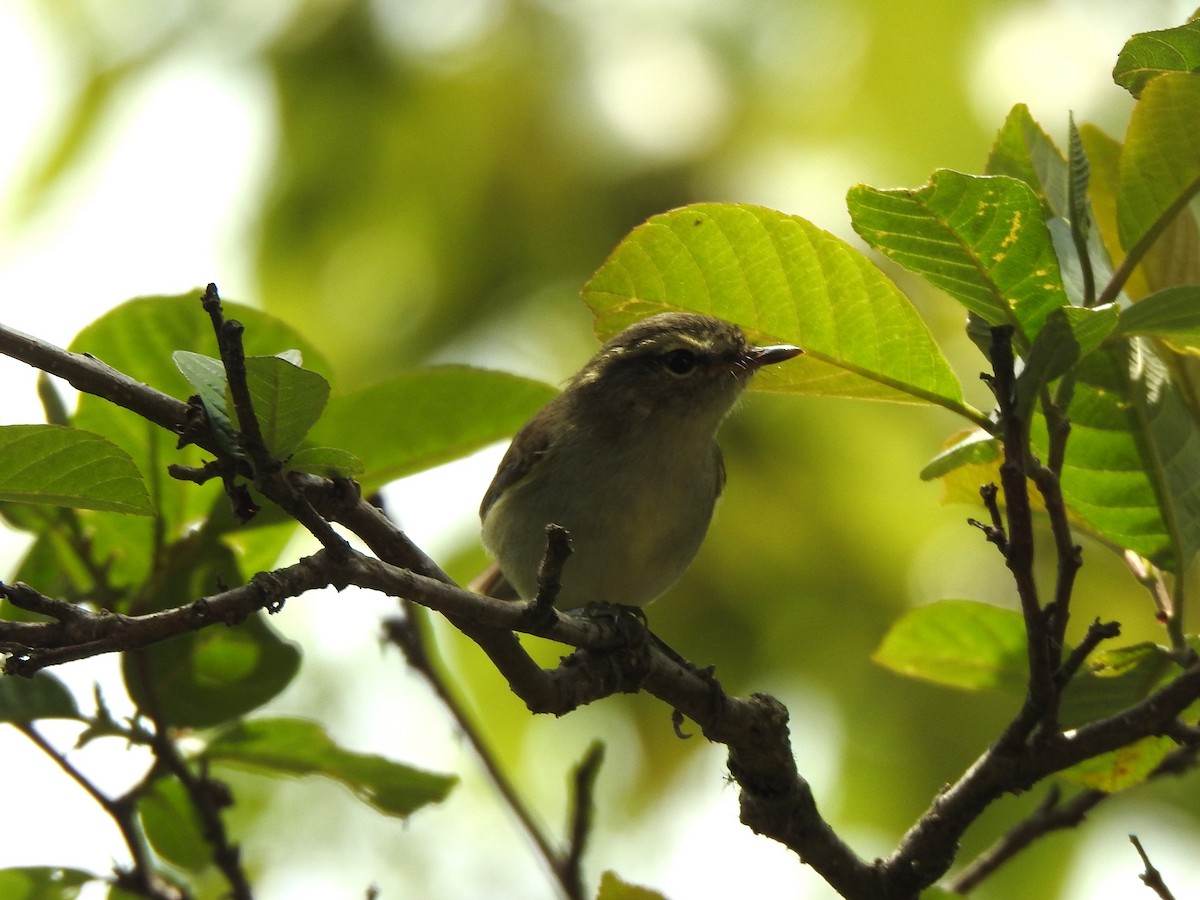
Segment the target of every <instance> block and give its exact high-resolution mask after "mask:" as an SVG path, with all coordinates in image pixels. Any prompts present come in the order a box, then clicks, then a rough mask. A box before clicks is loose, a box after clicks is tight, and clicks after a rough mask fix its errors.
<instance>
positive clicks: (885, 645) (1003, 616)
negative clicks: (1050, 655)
mask: <svg viewBox="0 0 1200 900" xmlns="http://www.w3.org/2000/svg"><path fill="white" fill-rule="evenodd" d="M871 658H872V659H873V660H874V661H875V662H877V663H879V664H880V665H882V666H885V667H887V668H889V669H891V670H892V671H893V672H898V673H899V674H901V675H907V676H908V677H910V678H919V679H921V680H923V681H932V682H934V683H935V684H941V685H945V686H947V687H956V688H965V689H967V690H981V689H985V688H999V689H1002V690H1010V691H1021V690H1024V689H1025V687H1026V684H1027V682H1028V680H1029V662H1028V656H1027V650H1026V644H1025V624H1024V620H1023V619H1022V617H1021V614H1020V613H1018V612H1015V611H1014V610H1010V609H1001V608H1000V607H997V606H991V605H989V604H987V603H978V602H976V601H974V600H939V601H938V602H936V603H930V604H929V605H927V606H919V607H917V608H916V609H912V610H909V611H908V612H906V613H905V614H904V615H902V616H901V617H900V618H899V619H898V620H897V621H896V622H895V623H893V624H892V627H891V628H890V629H889V630H888V633H887V634H886V635H885V636H884V638H883V642H882V643H881V644H880V645H879V647H878V649H876V651H875V652H874V654H872V656H871Z"/></svg>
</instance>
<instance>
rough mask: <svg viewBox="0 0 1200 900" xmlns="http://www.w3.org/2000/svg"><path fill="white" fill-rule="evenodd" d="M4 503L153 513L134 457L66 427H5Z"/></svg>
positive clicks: (0, 464)
mask: <svg viewBox="0 0 1200 900" xmlns="http://www.w3.org/2000/svg"><path fill="white" fill-rule="evenodd" d="M0 500H8V501H12V502H19V503H45V504H48V505H51V506H69V507H73V508H76V509H100V510H109V511H112V512H120V513H128V514H133V515H139V516H149V515H153V514H154V507H153V506H152V505H151V503H150V497H149V495H148V494H147V493H146V485H145V483H144V482H143V481H142V476H141V473H140V472H139V471H138V469H137V466H135V465H134V463H133V460H132V459H130V458H129V454H127V453H126V452H125V451H124V450H122V449H121V448H120V447H118V446H117V445H116V444H114V443H112V442H111V441H109V440H107V439H105V438H104V437H101V436H100V435H98V434H93V433H91V432H88V431H80V430H78V429H75V428H67V427H65V426H62V425H5V426H3V427H0Z"/></svg>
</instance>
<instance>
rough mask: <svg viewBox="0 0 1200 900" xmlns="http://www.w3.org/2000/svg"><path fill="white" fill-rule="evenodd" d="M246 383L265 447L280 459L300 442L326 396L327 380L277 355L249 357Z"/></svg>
mask: <svg viewBox="0 0 1200 900" xmlns="http://www.w3.org/2000/svg"><path fill="white" fill-rule="evenodd" d="M246 386H247V387H248V388H249V390H250V401H251V403H252V404H253V406H254V416H255V418H257V419H258V424H259V428H261V429H262V433H263V440H264V441H266V444H267V449H268V450H270V451H271V452H272V454H274V455H275V456H276V457H278V458H280V459H282V458H285V457H287V456H288V455H289V454H290V453H291V452H292V451H293V450H295V449H296V448H297V447H298V446H300V442H301V441H302V440H304V437H305V435H307V434H308V432H309V429H311V428H312V427H313V425H314V424H315V423H316V421H317V420H318V419H319V418H321V413H322V412H324V410H325V404H326V403H327V402H328V400H329V382H328V381H326V380H325V379H324V378H322V377H321V376H320V375H318V374H317V373H316V372H312V371H309V370H308V369H301V368H299V367H298V366H296V365H294V364H293V363H290V362H288V361H287V360H284V359H280V358H279V357H278V356H254V357H250V358H248V359H247V360H246Z"/></svg>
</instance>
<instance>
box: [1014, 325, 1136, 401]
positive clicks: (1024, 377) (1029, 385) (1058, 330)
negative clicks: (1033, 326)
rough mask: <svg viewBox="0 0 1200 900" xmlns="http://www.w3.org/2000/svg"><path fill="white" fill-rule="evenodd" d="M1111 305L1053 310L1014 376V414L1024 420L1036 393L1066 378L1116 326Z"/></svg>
mask: <svg viewBox="0 0 1200 900" xmlns="http://www.w3.org/2000/svg"><path fill="white" fill-rule="evenodd" d="M1118 316H1119V311H1118V309H1117V305H1116V304H1115V303H1109V304H1107V305H1106V306H1103V307H1096V308H1084V307H1079V306H1063V307H1060V308H1059V309H1056V310H1054V311H1053V312H1052V313H1051V314H1050V315H1049V316H1048V317H1047V319H1046V324H1045V326H1044V327H1043V328H1042V330H1041V331H1039V332H1038V335H1037V337H1036V338H1034V341H1033V346H1032V347H1031V348H1030V349H1029V352H1028V353H1027V354H1026V356H1025V366H1024V368H1023V369H1022V370H1021V373H1020V374H1019V375H1018V376H1017V402H1016V413H1017V416H1018V417H1019V418H1021V419H1022V420H1024V419H1027V418H1028V417H1029V414H1030V413H1031V412H1032V410H1033V407H1034V404H1035V403H1036V402H1037V399H1038V391H1039V390H1041V388H1042V387H1043V386H1044V385H1046V384H1049V383H1050V382H1051V381H1054V380H1055V379H1057V378H1059V377H1061V376H1062V375H1064V374H1066V373H1067V372H1068V371H1069V370H1070V369H1072V368H1074V367H1075V366H1076V365H1077V364H1078V363H1079V361H1080V360H1081V359H1083V358H1084V357H1085V356H1087V355H1088V354H1089V353H1091V352H1092V351H1094V350H1095V349H1096V348H1097V347H1099V346H1100V344H1101V343H1102V342H1103V341H1104V339H1105V338H1106V337H1108V335H1109V334H1111V333H1112V331H1113V329H1114V328H1116V326H1117V319H1118Z"/></svg>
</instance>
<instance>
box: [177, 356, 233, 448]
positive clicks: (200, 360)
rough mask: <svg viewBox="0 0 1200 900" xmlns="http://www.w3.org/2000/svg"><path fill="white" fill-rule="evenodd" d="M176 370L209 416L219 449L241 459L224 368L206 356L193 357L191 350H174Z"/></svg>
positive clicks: (220, 363)
mask: <svg viewBox="0 0 1200 900" xmlns="http://www.w3.org/2000/svg"><path fill="white" fill-rule="evenodd" d="M171 359H173V360H174V361H175V366H176V368H178V369H179V371H180V372H181V373H182V374H183V377H184V378H186V379H187V380H188V383H189V384H191V386H192V387H194V388H195V389H196V394H197V395H198V396H199V397H200V402H201V403H203V404H204V411H205V413H207V415H208V422H209V425H211V426H212V429H213V431H214V433H215V434H216V437H217V440H218V441H220V442H221V448H222V449H223V450H224V451H225V452H226V453H228V454H229V455H230V456H233V457H235V458H236V457H240V456H241V455H242V450H241V448H240V447H239V446H238V438H237V427H236V426H235V425H234V421H233V420H234V417H233V414H232V412H231V411H230V404H229V397H228V390H229V382H228V379H227V378H226V375H225V365H224V364H223V363H222V362H221V361H220V360H219V359H213V357H211V356H205V355H204V354H203V353H193V352H192V351H191V350H176V351H175V352H174V353H172V354H171Z"/></svg>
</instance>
